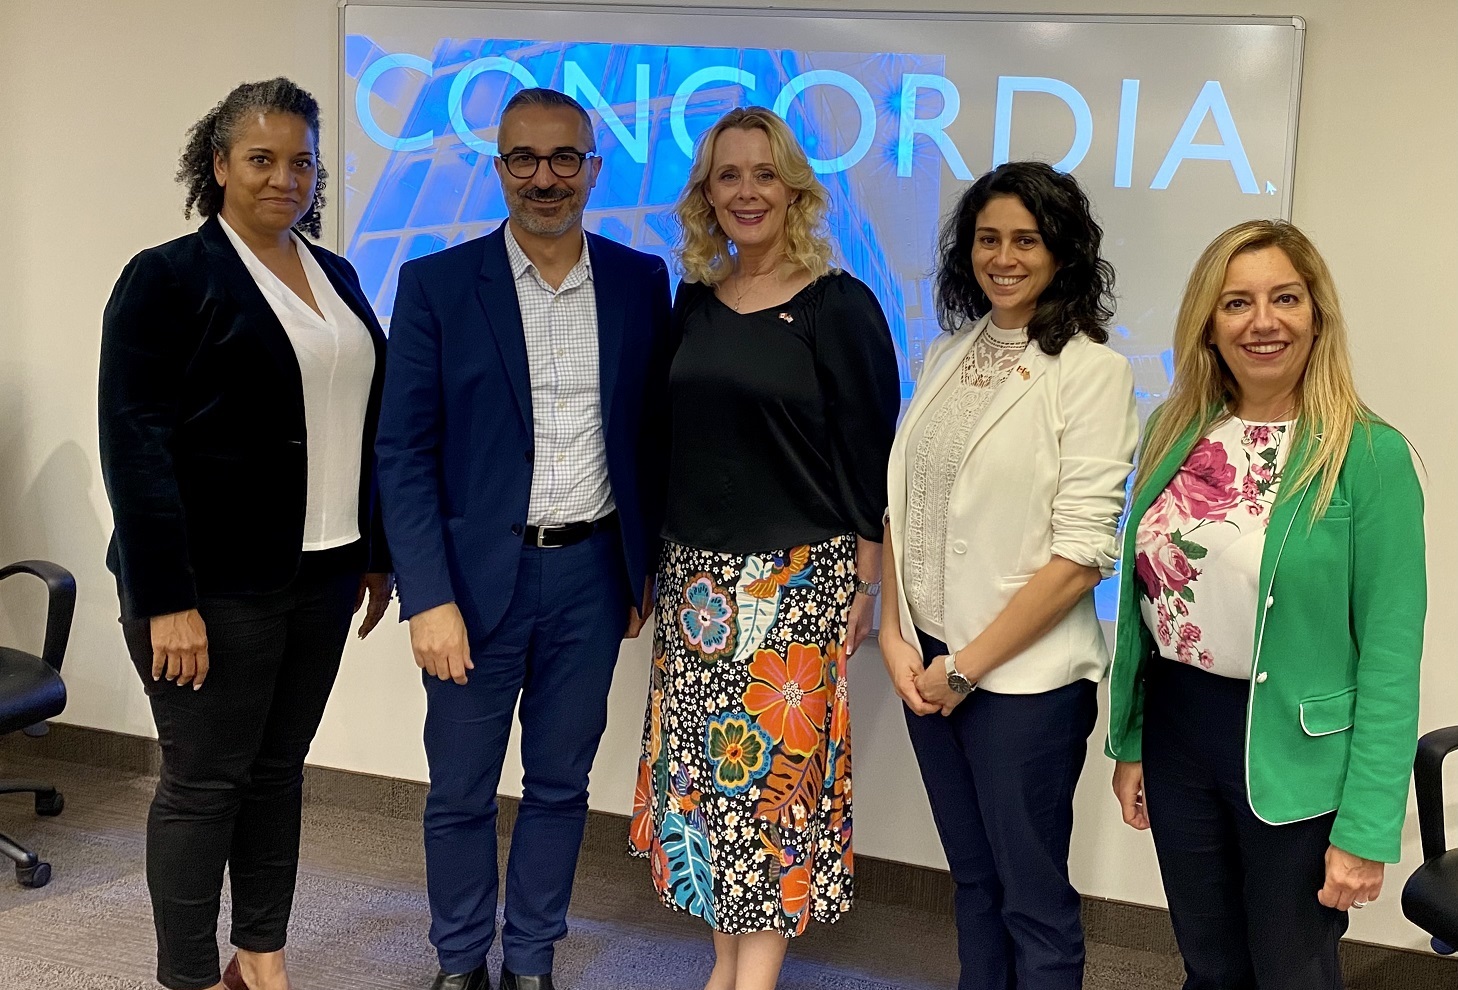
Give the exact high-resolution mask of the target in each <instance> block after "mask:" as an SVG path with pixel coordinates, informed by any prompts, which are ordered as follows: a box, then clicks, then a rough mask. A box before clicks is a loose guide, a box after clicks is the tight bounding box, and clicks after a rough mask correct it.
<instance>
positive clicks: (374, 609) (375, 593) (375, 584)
mask: <svg viewBox="0 0 1458 990" xmlns="http://www.w3.org/2000/svg"><path fill="white" fill-rule="evenodd" d="M366 592H368V593H369V599H370V607H369V608H368V609H366V610H365V617H364V621H363V622H361V623H360V624H359V638H360V639H364V638H365V637H366V636H368V635H369V634H370V632H371V631H373V630H374V628H375V626H377V625H379V624H380V620H381V619H383V618H384V617H385V609H387V608H389V607H390V599H391V598H393V597H394V595H395V575H393V574H366V575H365V576H364V577H362V578H360V579H359V596H358V597H356V598H355V600H354V610H355V611H356V612H358V611H359V607H360V606H361V605H363V604H364V601H365V593H366Z"/></svg>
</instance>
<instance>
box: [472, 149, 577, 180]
mask: <svg viewBox="0 0 1458 990" xmlns="http://www.w3.org/2000/svg"><path fill="white" fill-rule="evenodd" d="M496 157H498V158H500V159H501V160H502V161H503V162H505V163H506V170H507V171H508V172H510V173H511V174H512V175H514V176H516V177H517V178H518V179H530V178H531V177H532V176H534V175H536V174H537V169H538V168H540V167H541V164H542V162H546V163H547V167H548V168H550V169H551V170H552V174H553V175H555V176H556V177H557V178H559V179H570V178H572V177H573V176H574V175H576V174H577V173H578V172H581V171H582V163H583V162H585V161H587V160H588V159H589V158H596V157H597V156H596V155H594V154H592V153H591V152H586V153H583V152H581V151H554V152H552V153H551V154H550V155H534V154H532V153H531V152H530V151H513V152H512V153H511V154H509V155H497V156H496Z"/></svg>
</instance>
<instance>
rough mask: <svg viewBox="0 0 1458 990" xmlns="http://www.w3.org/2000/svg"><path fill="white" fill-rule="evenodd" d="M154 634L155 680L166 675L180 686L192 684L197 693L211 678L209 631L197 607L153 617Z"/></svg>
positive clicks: (153, 663) (153, 666)
mask: <svg viewBox="0 0 1458 990" xmlns="http://www.w3.org/2000/svg"><path fill="white" fill-rule="evenodd" d="M150 627H151V632H152V680H154V681H157V680H161V679H162V677H163V676H164V675H166V677H167V679H168V680H169V681H175V682H176V683H177V686H178V687H182V686H183V685H185V684H191V685H192V689H193V690H194V691H196V690H197V689H198V688H200V687H202V686H203V681H205V680H207V677H208V630H207V626H205V625H204V624H203V618H202V615H201V614H200V613H199V612H198V610H197V609H195V608H190V609H188V610H186V611H185V612H170V613H168V614H167V615H154V616H152V618H151V620H150Z"/></svg>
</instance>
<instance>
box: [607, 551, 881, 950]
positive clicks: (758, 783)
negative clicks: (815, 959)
mask: <svg viewBox="0 0 1458 990" xmlns="http://www.w3.org/2000/svg"><path fill="white" fill-rule="evenodd" d="M855 545H856V541H855V537H854V536H853V535H845V536H837V537H834V538H832V539H829V540H825V541H824V542H821V543H816V544H812V545H810V546H800V547H793V548H790V549H787V550H779V551H772V552H767V553H757V554H748V555H739V554H730V553H716V552H713V551H709V550H699V549H695V548H693V547H687V546H683V545H681V544H677V543H673V542H668V543H666V544H665V546H664V549H663V556H662V558H661V560H660V562H659V569H658V602H657V614H658V622H657V627H656V632H655V633H654V637H653V673H652V679H651V683H650V685H649V691H648V712H647V717H646V718H645V720H644V721H645V724H644V728H643V751H642V757H641V759H640V760H639V764H638V781H637V786H636V787H635V789H634V794H633V818H632V824H631V826H630V829H629V840H628V844H629V849H630V851H631V852H633V853H634V854H635V855H639V856H643V857H646V858H647V859H648V860H649V861H650V863H651V866H652V876H653V885H654V887H655V888H656V889H657V891H658V895H659V897H660V898H661V899H662V901H663V903H664V904H666V905H668V906H669V907H671V908H675V909H677V910H682V911H687V912H688V913H690V914H692V915H695V916H696V917H699V918H702V919H703V920H704V921H706V922H707V923H708V924H709V926H710V927H712V928H714V929H715V930H717V931H720V932H724V933H726V934H730V935H742V934H746V933H749V932H758V931H778V932H780V933H781V934H783V935H784V936H785V937H787V938H790V937H793V936H795V935H799V934H800V933H801V932H803V931H804V930H805V928H806V926H807V925H808V924H809V923H810V919H811V918H814V919H815V920H816V921H820V922H823V923H827V924H829V923H833V922H834V921H836V920H837V919H838V918H839V917H840V915H841V914H843V913H844V912H846V911H849V910H850V907H851V894H852V876H853V872H854V870H853V862H852V854H851V749H850V707H849V703H848V698H847V693H846V687H847V685H846V680H845V677H846V663H845V655H844V651H843V644H844V643H845V636H846V619H847V616H848V614H849V610H850V603H851V598H852V596H853V595H854V593H855Z"/></svg>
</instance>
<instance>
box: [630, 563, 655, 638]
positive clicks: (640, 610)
mask: <svg viewBox="0 0 1458 990" xmlns="http://www.w3.org/2000/svg"><path fill="white" fill-rule="evenodd" d="M652 614H653V579H652V578H651V577H650V578H649V579H648V580H646V581H644V582H643V604H642V605H640V606H638V607H637V608H634V607H633V606H631V605H629V606H628V629H627V631H626V632H625V633H623V638H624V639H637V638H638V634H639V633H640V632H642V631H643V627H644V626H645V625H647V624H648V617H649V616H651V615H652Z"/></svg>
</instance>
